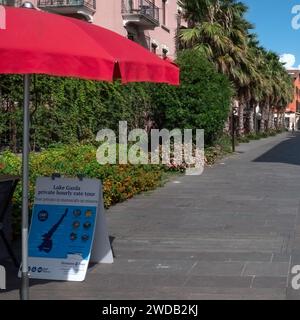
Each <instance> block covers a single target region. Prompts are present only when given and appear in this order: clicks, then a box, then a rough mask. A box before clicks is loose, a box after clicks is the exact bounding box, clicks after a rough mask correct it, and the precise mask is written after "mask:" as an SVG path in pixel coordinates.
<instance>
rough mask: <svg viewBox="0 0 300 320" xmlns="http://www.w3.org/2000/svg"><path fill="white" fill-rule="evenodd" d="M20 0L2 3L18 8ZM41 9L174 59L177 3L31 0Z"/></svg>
mask: <svg viewBox="0 0 300 320" xmlns="http://www.w3.org/2000/svg"><path fill="white" fill-rule="evenodd" d="M20 2H24V0H23V1H21V0H0V4H4V5H15V6H19V5H20ZM31 2H32V3H33V4H34V5H35V6H37V7H38V8H40V9H42V10H45V11H50V12H54V13H57V14H62V15H66V16H72V17H75V18H78V19H83V20H86V21H89V22H91V23H94V24H96V25H99V26H103V27H105V28H108V29H110V30H112V31H114V32H117V33H119V34H121V35H123V36H124V37H128V38H129V39H131V40H133V41H135V42H138V43H139V44H141V45H142V46H144V47H145V48H147V49H148V50H151V51H152V52H154V53H156V54H157V55H159V56H161V57H169V58H171V59H174V58H175V54H176V41H175V38H176V33H177V31H178V28H180V26H181V25H182V18H181V10H180V8H179V7H178V5H177V0H31Z"/></svg>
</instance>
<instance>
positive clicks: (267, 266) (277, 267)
mask: <svg viewBox="0 0 300 320" xmlns="http://www.w3.org/2000/svg"><path fill="white" fill-rule="evenodd" d="M288 268H289V263H288V262H248V263H246V266H245V269H244V271H243V276H262V277H263V276H265V277H286V276H287V274H288Z"/></svg>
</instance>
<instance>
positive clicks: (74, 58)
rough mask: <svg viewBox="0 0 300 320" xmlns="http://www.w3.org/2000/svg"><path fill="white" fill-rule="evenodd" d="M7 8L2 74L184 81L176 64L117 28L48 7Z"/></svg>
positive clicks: (0, 47) (0, 49) (0, 42)
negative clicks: (108, 27) (123, 34)
mask: <svg viewBox="0 0 300 320" xmlns="http://www.w3.org/2000/svg"><path fill="white" fill-rule="evenodd" d="M5 9H6V29H5V30H2V31H1V33H0V73H13V74H32V73H39V74H41V73H44V74H49V75H55V76H68V77H69V76H74V77H78V78H84V79H94V80H105V81H112V80H113V79H114V78H121V79H122V82H124V83H126V82H133V81H139V82H140V81H150V82H164V83H169V84H173V85H177V84H179V72H178V68H177V67H176V66H174V65H172V64H171V63H167V62H166V61H163V60H162V59H160V58H158V57H157V56H156V55H155V54H153V53H151V52H150V51H148V50H146V49H145V48H143V47H142V46H140V45H138V44H136V43H135V42H133V41H130V40H128V39H126V38H125V37H122V36H120V35H119V34H117V33H114V32H112V31H110V30H107V29H104V28H101V27H98V26H95V25H93V24H89V23H86V22H84V21H80V20H77V19H72V18H68V17H64V16H60V15H55V14H51V13H46V12H42V11H37V10H27V9H20V8H13V7H6V8H5Z"/></svg>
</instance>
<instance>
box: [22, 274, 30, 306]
mask: <svg viewBox="0 0 300 320" xmlns="http://www.w3.org/2000/svg"><path fill="white" fill-rule="evenodd" d="M21 281H22V285H21V289H20V299H21V300H29V275H28V272H22V280H21Z"/></svg>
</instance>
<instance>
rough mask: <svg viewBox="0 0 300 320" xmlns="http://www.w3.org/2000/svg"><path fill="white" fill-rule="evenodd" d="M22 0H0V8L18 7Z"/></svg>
mask: <svg viewBox="0 0 300 320" xmlns="http://www.w3.org/2000/svg"><path fill="white" fill-rule="evenodd" d="M21 4H22V0H0V5H1V6H11V7H20V6H21Z"/></svg>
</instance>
